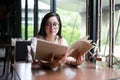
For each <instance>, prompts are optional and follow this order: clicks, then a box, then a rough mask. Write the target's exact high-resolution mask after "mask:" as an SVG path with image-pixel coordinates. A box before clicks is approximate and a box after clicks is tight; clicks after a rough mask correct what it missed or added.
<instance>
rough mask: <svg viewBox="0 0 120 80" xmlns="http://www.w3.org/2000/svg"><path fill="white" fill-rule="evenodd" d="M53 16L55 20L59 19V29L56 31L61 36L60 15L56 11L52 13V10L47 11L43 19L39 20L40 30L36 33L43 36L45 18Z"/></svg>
mask: <svg viewBox="0 0 120 80" xmlns="http://www.w3.org/2000/svg"><path fill="white" fill-rule="evenodd" d="M53 16H55V17H56V18H57V20H58V21H59V31H58V33H57V35H58V36H59V37H60V38H61V37H62V36H61V28H62V23H61V19H60V16H59V15H58V14H57V13H54V12H50V13H47V14H46V15H45V16H44V17H43V19H42V22H41V26H40V31H39V33H38V35H41V36H43V37H45V36H46V32H45V25H46V22H47V20H48V19H49V18H50V17H53Z"/></svg>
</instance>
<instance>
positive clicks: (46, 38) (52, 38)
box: [45, 36, 55, 42]
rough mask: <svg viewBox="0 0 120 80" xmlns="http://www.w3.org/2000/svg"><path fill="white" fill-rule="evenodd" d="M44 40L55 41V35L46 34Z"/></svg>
mask: <svg viewBox="0 0 120 80" xmlns="http://www.w3.org/2000/svg"><path fill="white" fill-rule="evenodd" d="M45 40H47V41H51V42H54V41H55V37H48V36H46V37H45Z"/></svg>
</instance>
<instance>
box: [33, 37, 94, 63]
mask: <svg viewBox="0 0 120 80" xmlns="http://www.w3.org/2000/svg"><path fill="white" fill-rule="evenodd" d="M91 42H92V40H88V36H87V37H85V38H82V39H80V40H78V41H76V42H74V43H73V44H72V45H71V46H63V45H60V44H55V43H52V42H49V41H45V40H40V39H39V40H37V48H36V56H35V59H37V60H45V61H49V60H50V58H51V54H52V53H53V54H54V56H56V57H59V56H62V55H64V54H66V55H67V56H73V54H72V53H71V52H72V50H74V49H79V51H80V54H82V55H83V54H85V53H87V52H88V51H89V50H90V49H92V47H93V46H92V44H91Z"/></svg>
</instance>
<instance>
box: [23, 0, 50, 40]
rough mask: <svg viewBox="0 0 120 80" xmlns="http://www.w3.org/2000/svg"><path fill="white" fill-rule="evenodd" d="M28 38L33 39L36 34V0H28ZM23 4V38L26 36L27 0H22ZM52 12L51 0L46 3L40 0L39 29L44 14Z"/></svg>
mask: <svg viewBox="0 0 120 80" xmlns="http://www.w3.org/2000/svg"><path fill="white" fill-rule="evenodd" d="M27 4H28V39H31V38H32V37H33V35H34V33H33V32H34V0H28V3H27ZM21 6H22V21H21V24H22V30H21V31H22V38H23V39H24V38H25V0H21ZM47 12H50V0H49V1H48V2H47V3H44V2H43V1H42V0H38V31H39V27H40V23H41V20H42V18H43V16H44V15H45V14H46V13H47Z"/></svg>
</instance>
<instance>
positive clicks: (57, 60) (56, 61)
mask: <svg viewBox="0 0 120 80" xmlns="http://www.w3.org/2000/svg"><path fill="white" fill-rule="evenodd" d="M65 58H66V55H62V56H59V57H56V56H54V53H52V54H51V59H50V61H41V66H44V67H48V68H51V69H52V68H55V67H57V66H61V65H62V64H64V63H65Z"/></svg>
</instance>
